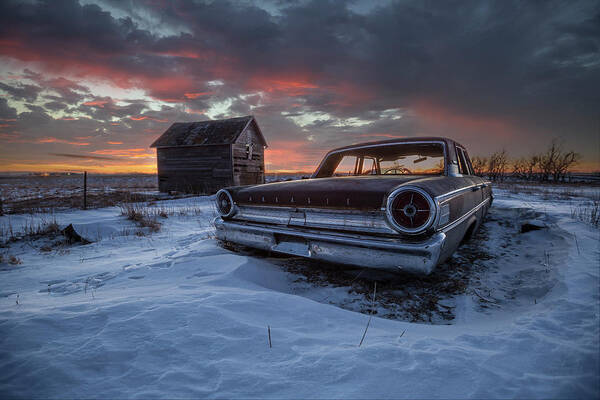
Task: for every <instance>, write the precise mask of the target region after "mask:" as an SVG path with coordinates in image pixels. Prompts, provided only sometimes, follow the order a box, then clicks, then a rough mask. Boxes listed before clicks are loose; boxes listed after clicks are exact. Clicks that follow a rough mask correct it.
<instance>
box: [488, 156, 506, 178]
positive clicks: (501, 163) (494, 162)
mask: <svg viewBox="0 0 600 400" xmlns="http://www.w3.org/2000/svg"><path fill="white" fill-rule="evenodd" d="M507 168H508V154H507V153H506V150H505V149H502V151H497V152H495V153H494V154H492V155H491V157H490V161H489V163H488V168H487V174H488V176H489V177H490V179H492V180H493V181H500V182H502V181H503V180H504V176H505V174H506V170H507Z"/></svg>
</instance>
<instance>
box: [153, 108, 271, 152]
mask: <svg viewBox="0 0 600 400" xmlns="http://www.w3.org/2000/svg"><path fill="white" fill-rule="evenodd" d="M250 124H254V126H255V130H256V133H257V135H258V136H259V138H260V140H261V141H262V142H263V145H264V146H266V145H267V142H266V140H265V138H264V136H263V135H262V132H261V131H260V128H259V126H258V124H257V123H256V120H255V118H254V116H252V115H248V116H245V117H238V118H228V119H219V120H211V121H200V122H176V123H174V124H173V125H171V126H170V127H169V129H167V130H166V131H165V132H164V133H163V134H162V135H161V136H160V137H159V138H158V139H156V140H155V141H154V143H152V144H151V145H150V147H177V146H203V145H212V144H232V143H235V141H236V140H237V138H238V137H239V136H240V134H241V133H242V132H243V131H244V130H245V129H246V128H247V127H248V125H250Z"/></svg>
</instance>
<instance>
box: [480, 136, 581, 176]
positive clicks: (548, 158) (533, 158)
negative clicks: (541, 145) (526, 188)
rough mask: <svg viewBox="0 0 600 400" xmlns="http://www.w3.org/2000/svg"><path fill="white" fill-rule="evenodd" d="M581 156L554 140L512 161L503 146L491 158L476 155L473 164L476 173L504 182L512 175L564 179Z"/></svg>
mask: <svg viewBox="0 0 600 400" xmlns="http://www.w3.org/2000/svg"><path fill="white" fill-rule="evenodd" d="M580 159H581V156H580V155H579V154H578V153H576V152H574V151H566V150H564V149H563V146H562V144H561V143H560V142H559V141H558V140H556V139H554V140H553V141H552V143H551V144H550V146H549V147H548V149H547V150H546V151H545V152H544V153H540V154H533V155H530V156H529V157H521V158H519V159H516V160H510V159H509V157H508V154H507V152H506V150H504V149H502V150H501V151H497V152H495V153H494V154H492V155H491V156H489V157H478V156H476V157H473V159H472V160H471V163H472V164H473V169H474V170H475V174H477V175H479V176H487V177H488V178H489V179H491V180H493V181H500V182H502V181H503V180H504V179H505V178H506V176H508V175H510V176H512V177H514V178H517V179H521V180H526V181H539V182H548V181H550V180H552V181H554V182H564V181H565V180H566V177H567V174H568V172H569V170H570V169H571V168H572V167H573V166H575V165H577V163H578V162H579V160H580Z"/></svg>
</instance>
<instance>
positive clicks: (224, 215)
mask: <svg viewBox="0 0 600 400" xmlns="http://www.w3.org/2000/svg"><path fill="white" fill-rule="evenodd" d="M221 194H225V195H226V196H227V198H228V199H229V202H230V204H231V208H230V209H229V211H227V212H225V210H223V209H222V208H221V204H219V197H220V195H221ZM215 204H216V206H217V211H218V212H219V215H220V216H221V217H222V218H229V217H231V216H233V215H234V214H235V213H236V209H237V207H236V205H235V202H234V201H233V197H231V193H229V191H227V190H225V189H221V190H219V191H218V192H217V194H216V195H215Z"/></svg>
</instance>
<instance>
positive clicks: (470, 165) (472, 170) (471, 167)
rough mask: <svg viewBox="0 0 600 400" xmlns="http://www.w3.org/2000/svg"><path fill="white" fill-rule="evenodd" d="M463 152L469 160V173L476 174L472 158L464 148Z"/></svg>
mask: <svg viewBox="0 0 600 400" xmlns="http://www.w3.org/2000/svg"><path fill="white" fill-rule="evenodd" d="M463 153H464V155H465V160H466V161H467V168H469V175H475V170H474V169H473V164H471V159H470V158H469V153H467V151H466V150H464V149H463Z"/></svg>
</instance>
